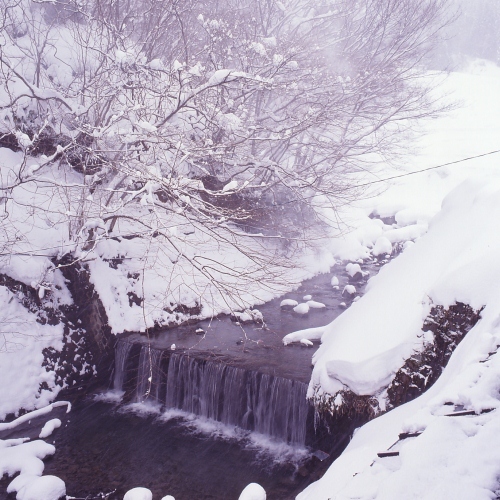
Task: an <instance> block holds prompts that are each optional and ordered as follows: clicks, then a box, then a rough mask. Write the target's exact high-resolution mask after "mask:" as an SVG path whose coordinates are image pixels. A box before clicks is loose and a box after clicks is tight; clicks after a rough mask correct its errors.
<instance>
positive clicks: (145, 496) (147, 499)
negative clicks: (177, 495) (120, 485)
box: [123, 488, 153, 500]
mask: <svg viewBox="0 0 500 500" xmlns="http://www.w3.org/2000/svg"><path fill="white" fill-rule="evenodd" d="M123 500H153V494H152V493H151V491H150V490H148V489H147V488H132V489H131V490H129V491H127V493H125V496H124V497H123Z"/></svg>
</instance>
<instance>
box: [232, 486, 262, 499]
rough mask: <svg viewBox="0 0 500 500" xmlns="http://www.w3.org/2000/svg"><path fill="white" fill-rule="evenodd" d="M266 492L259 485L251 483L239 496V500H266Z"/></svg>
mask: <svg viewBox="0 0 500 500" xmlns="http://www.w3.org/2000/svg"><path fill="white" fill-rule="evenodd" d="M266 497H267V495H266V490H265V489H264V488H263V487H262V486H261V485H260V484H257V483H250V484H249V485H248V486H247V487H246V488H245V489H244V490H243V491H242V492H241V495H240V496H239V499H238V500H266Z"/></svg>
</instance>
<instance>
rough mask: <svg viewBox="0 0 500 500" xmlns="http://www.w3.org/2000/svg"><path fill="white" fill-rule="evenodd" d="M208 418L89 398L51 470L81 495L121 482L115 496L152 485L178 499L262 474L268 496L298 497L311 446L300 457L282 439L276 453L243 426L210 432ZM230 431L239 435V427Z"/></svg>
mask: <svg viewBox="0 0 500 500" xmlns="http://www.w3.org/2000/svg"><path fill="white" fill-rule="evenodd" d="M183 422H184V423H183ZM213 425H214V426H215V424H213ZM207 426H208V428H209V430H210V424H209V423H206V422H205V423H204V427H205V432H197V431H195V430H194V428H193V426H192V425H189V424H186V423H185V420H182V419H177V418H173V419H171V420H169V421H162V420H161V419H160V418H159V416H158V415H149V416H147V415H138V414H134V413H132V412H131V411H127V412H123V411H118V407H117V406H114V405H112V404H109V403H105V402H93V401H85V402H81V403H79V404H76V405H75V406H74V407H73V410H72V411H71V413H69V414H68V415H67V420H66V421H65V422H64V423H63V427H62V428H60V429H59V430H58V431H56V433H54V437H53V440H54V441H55V446H56V450H57V451H56V454H55V455H54V456H53V457H51V458H49V459H48V460H47V462H46V467H45V472H44V473H45V474H54V475H57V476H59V477H60V478H61V479H63V480H64V481H65V483H66V487H67V492H68V494H69V495H71V496H73V497H77V498H86V497H88V498H92V496H94V495H97V494H98V493H100V492H109V491H110V490H113V489H116V490H117V491H116V494H115V495H113V496H111V497H110V498H120V499H121V498H123V495H124V493H125V492H126V491H127V490H128V489H130V488H133V487H136V486H144V487H147V488H149V489H150V490H151V491H152V492H153V495H154V497H153V498H154V499H155V500H160V499H161V498H162V497H163V496H165V495H167V494H168V495H173V496H174V497H175V499H176V500H194V499H196V500H203V499H218V500H223V499H228V500H229V499H237V498H238V497H239V494H240V493H241V491H242V490H243V488H244V487H245V486H246V485H247V484H248V483H250V482H258V483H259V484H261V485H262V486H263V487H264V488H265V489H266V491H267V493H268V499H270V500H272V499H291V498H294V497H295V495H296V494H297V493H298V492H300V491H301V490H302V489H303V488H305V486H306V485H307V484H308V483H309V482H310V481H311V478H310V476H309V475H308V474H307V469H306V468H305V467H302V468H300V467H301V466H303V464H304V456H305V454H304V452H296V453H295V455H294V457H293V458H292V455H293V449H292V448H290V447H285V446H284V445H278V444H276V446H275V448H274V449H273V453H269V452H265V451H262V450H263V449H264V448H262V447H261V448H259V447H258V446H256V444H255V443H252V441H251V440H250V439H248V438H245V437H244V436H243V435H242V434H241V433H240V434H239V436H238V438H236V437H228V436H221V428H220V427H218V428H216V427H214V430H212V431H211V432H207ZM215 429H217V431H215ZM225 432H226V433H228V434H230V435H231V429H225ZM264 441H266V440H264ZM50 442H52V438H51V439H50ZM285 454H289V456H288V459H287V458H286V457H285ZM301 457H302V461H301ZM277 459H278V460H281V461H282V463H279V464H277V463H276V462H275V461H276V460H277ZM306 463H307V461H306ZM298 470H299V471H300V472H297V471H298Z"/></svg>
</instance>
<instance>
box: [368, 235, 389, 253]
mask: <svg viewBox="0 0 500 500" xmlns="http://www.w3.org/2000/svg"><path fill="white" fill-rule="evenodd" d="M391 252H392V244H391V241H390V240H389V238H387V237H386V236H380V238H377V241H376V242H375V246H374V247H373V250H372V253H373V255H381V254H390V253H391Z"/></svg>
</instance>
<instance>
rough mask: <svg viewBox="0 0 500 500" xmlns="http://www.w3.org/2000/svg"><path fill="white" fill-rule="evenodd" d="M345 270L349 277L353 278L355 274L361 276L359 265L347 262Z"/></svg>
mask: <svg viewBox="0 0 500 500" xmlns="http://www.w3.org/2000/svg"><path fill="white" fill-rule="evenodd" d="M345 270H346V271H347V274H348V275H349V276H350V277H351V278H354V276H356V275H357V274H359V275H361V274H362V272H361V267H360V265H359V264H353V263H352V262H349V264H347V266H345Z"/></svg>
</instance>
